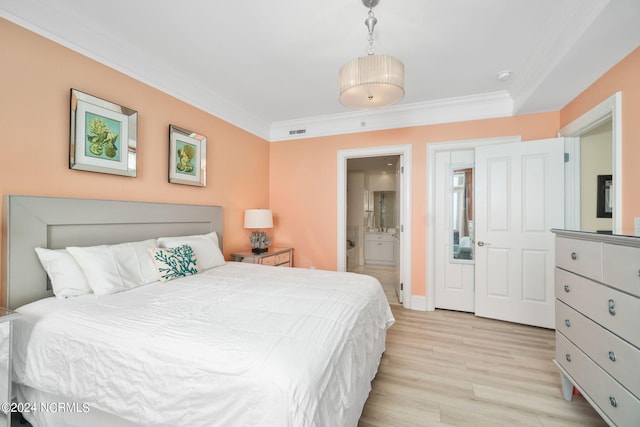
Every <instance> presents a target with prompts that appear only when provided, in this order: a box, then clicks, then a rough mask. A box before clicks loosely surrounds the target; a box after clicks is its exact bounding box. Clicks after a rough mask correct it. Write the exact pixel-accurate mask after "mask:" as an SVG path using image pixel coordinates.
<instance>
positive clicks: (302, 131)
mask: <svg viewBox="0 0 640 427" xmlns="http://www.w3.org/2000/svg"><path fill="white" fill-rule="evenodd" d="M303 133H307V130H306V129H295V130H290V131H289V135H300V134H303Z"/></svg>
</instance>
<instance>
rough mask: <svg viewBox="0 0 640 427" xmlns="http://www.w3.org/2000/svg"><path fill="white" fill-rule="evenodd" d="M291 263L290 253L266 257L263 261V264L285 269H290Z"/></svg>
mask: <svg viewBox="0 0 640 427" xmlns="http://www.w3.org/2000/svg"><path fill="white" fill-rule="evenodd" d="M290 263H291V256H290V254H289V252H285V253H282V254H277V255H272V256H269V257H264V258H262V260H261V264H264V265H281V266H283V267H289V266H290Z"/></svg>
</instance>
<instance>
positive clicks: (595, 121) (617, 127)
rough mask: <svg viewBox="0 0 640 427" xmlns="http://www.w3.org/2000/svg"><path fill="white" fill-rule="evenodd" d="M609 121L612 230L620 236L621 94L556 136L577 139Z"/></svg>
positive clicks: (605, 101)
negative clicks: (612, 205) (612, 209)
mask: <svg viewBox="0 0 640 427" xmlns="http://www.w3.org/2000/svg"><path fill="white" fill-rule="evenodd" d="M609 118H610V119H611V134H612V135H611V137H612V139H613V141H612V151H613V152H612V156H611V158H612V159H613V162H612V163H613V164H612V165H611V167H612V175H613V182H614V183H615V185H614V186H613V193H614V194H613V197H614V203H615V206H614V212H613V213H614V215H613V218H611V220H612V230H613V233H614V234H622V186H623V182H622V92H616V93H614V94H613V95H611V96H610V97H609V98H607V99H605V100H604V101H602V102H601V103H600V104H598V105H596V106H595V107H593V108H592V109H591V110H589V111H587V112H586V113H584V114H583V115H582V116H580V117H578V118H577V119H575V120H574V121H572V122H571V123H569V124H568V125H567V126H565V127H563V128H562V129H560V130H559V131H558V136H564V137H579V136H581V135H584V134H585V133H587V132H589V131H590V130H592V129H594V128H596V127H598V126H600V125H601V124H602V123H603V122H604V121H606V120H608V119H609Z"/></svg>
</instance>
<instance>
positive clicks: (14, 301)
mask: <svg viewBox="0 0 640 427" xmlns="http://www.w3.org/2000/svg"><path fill="white" fill-rule="evenodd" d="M3 208H4V209H3V225H4V227H5V228H4V229H3V233H2V236H3V239H2V240H3V241H2V248H3V253H2V255H3V256H2V262H3V265H2V276H3V277H2V283H3V284H4V285H5V287H4V292H5V295H4V297H5V298H3V300H4V301H6V302H7V305H8V306H9V308H12V309H14V308H17V307H19V306H21V305H24V304H27V303H29V302H32V301H35V300H38V299H42V298H46V297H48V296H51V295H53V293H52V291H51V289H50V285H49V284H48V283H47V275H46V273H45V271H44V270H43V269H42V267H41V265H40V262H39V260H38V257H37V255H36V253H35V251H34V248H36V247H44V248H50V249H60V248H64V247H67V246H93V245H100V244H116V243H123V242H135V241H139V240H145V239H150V238H154V237H160V236H183V235H191V234H204V233H209V232H211V231H215V232H216V233H217V234H218V238H219V240H220V249H222V240H223V236H222V207H220V206H203V205H181V204H171V203H148V202H127V201H113V200H92V199H71V198H57V197H34V196H15V195H9V196H5V198H4V205H3Z"/></svg>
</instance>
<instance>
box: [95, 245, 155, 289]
mask: <svg viewBox="0 0 640 427" xmlns="http://www.w3.org/2000/svg"><path fill="white" fill-rule="evenodd" d="M156 246H158V242H157V240H156V239H149V240H143V241H141V242H129V243H121V244H119V245H110V246H107V248H108V249H109V251H110V252H111V255H112V256H113V257H114V259H115V261H116V265H117V266H118V271H119V272H120V277H122V281H123V283H124V287H125V289H131V288H135V287H137V286H140V285H146V284H148V283H151V282H155V281H157V280H158V274H157V272H156V269H155V266H154V265H153V260H152V259H151V255H149V249H150V248H155V247H156Z"/></svg>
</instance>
